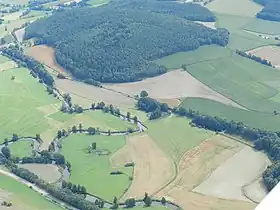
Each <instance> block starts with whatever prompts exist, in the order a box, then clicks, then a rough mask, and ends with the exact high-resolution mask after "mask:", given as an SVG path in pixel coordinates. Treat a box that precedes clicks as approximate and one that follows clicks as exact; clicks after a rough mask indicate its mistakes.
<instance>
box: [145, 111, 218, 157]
mask: <svg viewBox="0 0 280 210" xmlns="http://www.w3.org/2000/svg"><path fill="white" fill-rule="evenodd" d="M189 122H190V121H189V120H187V119H186V118H183V117H182V118H181V117H174V116H171V117H168V118H164V119H161V120H156V121H151V122H149V123H148V124H147V125H148V127H149V129H148V134H149V136H150V137H151V138H152V139H153V140H154V141H155V142H156V143H157V144H158V145H159V147H160V148H161V149H162V150H163V151H164V152H166V154H167V155H168V156H169V157H170V158H171V159H172V160H173V161H174V162H179V160H180V159H181V158H182V157H183V155H184V153H185V152H186V151H187V150H189V149H191V148H193V147H195V146H197V145H199V144H200V143H201V142H202V141H204V140H205V139H208V138H210V137H211V136H213V133H212V132H210V131H206V130H202V129H198V128H195V127H192V126H191V125H190V124H189Z"/></svg>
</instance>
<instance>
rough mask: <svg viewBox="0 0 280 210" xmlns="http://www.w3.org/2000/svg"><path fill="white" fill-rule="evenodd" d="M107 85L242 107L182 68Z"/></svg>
mask: <svg viewBox="0 0 280 210" xmlns="http://www.w3.org/2000/svg"><path fill="white" fill-rule="evenodd" d="M107 87H108V88H111V89H113V90H116V91H119V92H122V93H126V94H129V95H136V94H139V93H140V92H141V91H142V90H146V91H148V93H149V96H151V97H152V98H160V99H174V98H184V97H197V98H207V99H211V100H215V101H218V102H221V103H224V104H226V105H231V106H234V107H238V108H242V107H241V106H240V105H239V104H237V103H235V102H233V101H232V100H230V99H228V98H226V97H225V96H223V95H221V94H219V93H217V92H216V91H214V90H212V89H211V88H209V87H208V86H206V85H204V84H203V83H201V82H200V81H198V80H197V79H195V78H194V77H193V76H192V75H190V74H189V73H188V72H186V71H183V70H174V71H171V72H168V73H166V74H163V75H160V76H157V77H153V78H148V79H145V80H142V81H139V82H133V83H123V84H110V85H107Z"/></svg>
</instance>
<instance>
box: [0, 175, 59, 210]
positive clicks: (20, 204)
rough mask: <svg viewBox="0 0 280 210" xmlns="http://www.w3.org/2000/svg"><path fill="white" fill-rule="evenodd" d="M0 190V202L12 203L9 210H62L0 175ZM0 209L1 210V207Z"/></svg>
mask: <svg viewBox="0 0 280 210" xmlns="http://www.w3.org/2000/svg"><path fill="white" fill-rule="evenodd" d="M0 188H1V190H0V201H2V200H8V201H11V202H12V203H13V206H12V207H11V208H9V209H10V210H23V209H28V210H38V209H40V210H50V209H51V210H62V208H60V207H59V206H57V205H55V204H53V203H50V202H49V201H47V200H46V199H45V198H44V197H42V196H41V195H40V194H39V193H36V192H35V191H33V190H32V189H29V188H28V187H27V186H25V185H23V184H21V183H19V182H17V181H16V180H14V179H12V178H10V177H7V176H5V175H2V174H1V175H0ZM0 209H1V210H2V207H0ZM4 209H6V208H4Z"/></svg>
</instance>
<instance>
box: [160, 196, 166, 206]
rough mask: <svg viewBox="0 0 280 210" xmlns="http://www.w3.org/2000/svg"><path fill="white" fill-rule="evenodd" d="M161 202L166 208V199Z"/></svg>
mask: <svg viewBox="0 0 280 210" xmlns="http://www.w3.org/2000/svg"><path fill="white" fill-rule="evenodd" d="M160 202H161V203H162V205H164V206H165V204H166V199H165V197H162V198H161V200H160Z"/></svg>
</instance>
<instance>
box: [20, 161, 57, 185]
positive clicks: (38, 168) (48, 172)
mask: <svg viewBox="0 0 280 210" xmlns="http://www.w3.org/2000/svg"><path fill="white" fill-rule="evenodd" d="M19 167H20V168H25V169H28V170H29V171H31V172H32V173H34V174H36V175H37V176H39V177H40V178H41V179H43V180H44V181H46V182H48V183H54V182H56V181H58V180H59V178H60V177H61V173H60V172H59V170H58V167H57V166H54V165H51V164H21V165H19Z"/></svg>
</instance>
